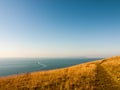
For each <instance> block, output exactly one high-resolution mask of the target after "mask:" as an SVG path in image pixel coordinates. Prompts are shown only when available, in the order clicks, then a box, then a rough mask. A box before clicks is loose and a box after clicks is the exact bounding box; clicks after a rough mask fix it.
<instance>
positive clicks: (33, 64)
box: [0, 58, 101, 77]
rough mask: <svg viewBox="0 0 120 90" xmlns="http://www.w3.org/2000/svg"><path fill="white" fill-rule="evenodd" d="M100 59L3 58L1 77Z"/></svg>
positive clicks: (0, 63) (0, 64) (0, 69)
mask: <svg viewBox="0 0 120 90" xmlns="http://www.w3.org/2000/svg"><path fill="white" fill-rule="evenodd" d="M99 59H101V58H1V59H0V77H1V76H9V75H16V74H22V73H29V72H36V71H45V70H52V69H58V68H64V67H70V66H73V65H77V64H81V63H85V62H90V61H95V60H99Z"/></svg>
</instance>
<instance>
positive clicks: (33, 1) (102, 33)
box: [0, 0, 120, 57]
mask: <svg viewBox="0 0 120 90" xmlns="http://www.w3.org/2000/svg"><path fill="white" fill-rule="evenodd" d="M119 40H120V1H119V0H0V57H108V56H114V55H120V41H119Z"/></svg>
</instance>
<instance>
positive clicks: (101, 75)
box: [0, 56, 120, 90]
mask: <svg viewBox="0 0 120 90" xmlns="http://www.w3.org/2000/svg"><path fill="white" fill-rule="evenodd" d="M0 90H120V56H116V57H112V58H107V59H103V60H96V61H93V62H88V63H83V64H79V65H75V66H71V67H68V68H63V69H56V70H49V71H41V72H34V73H26V74H21V75H15V76H9V77H3V78H0Z"/></svg>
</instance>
